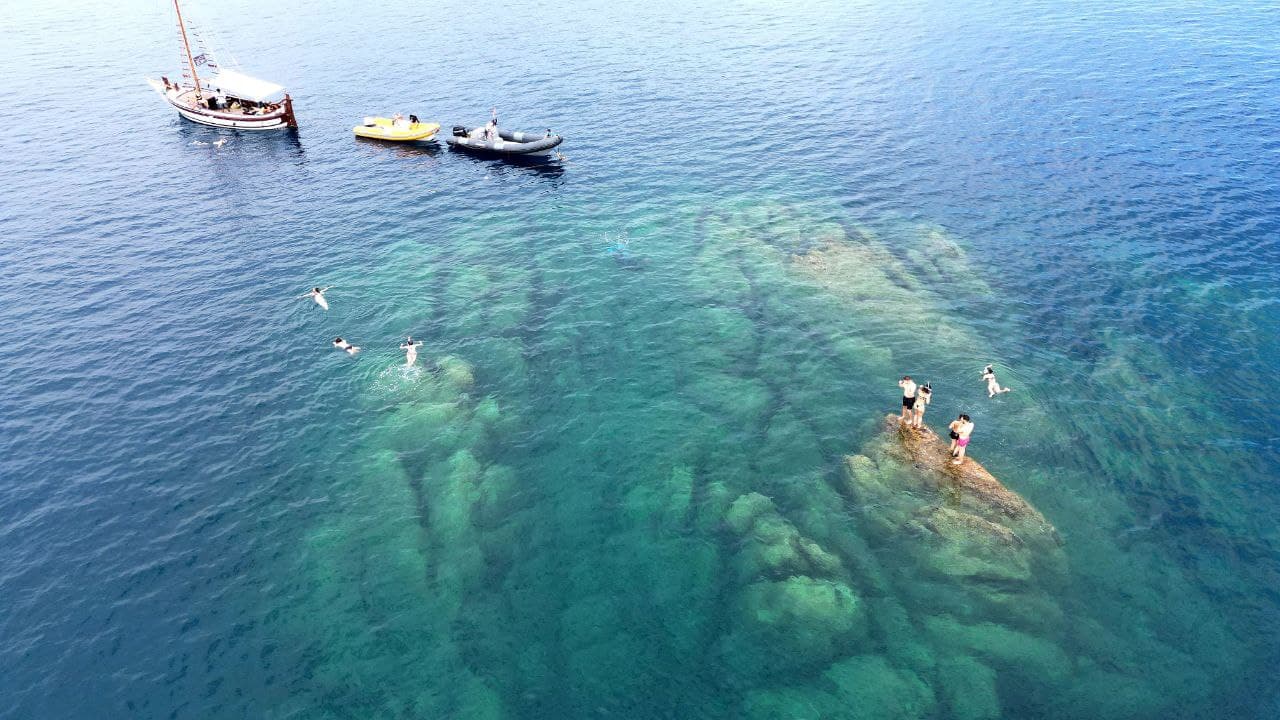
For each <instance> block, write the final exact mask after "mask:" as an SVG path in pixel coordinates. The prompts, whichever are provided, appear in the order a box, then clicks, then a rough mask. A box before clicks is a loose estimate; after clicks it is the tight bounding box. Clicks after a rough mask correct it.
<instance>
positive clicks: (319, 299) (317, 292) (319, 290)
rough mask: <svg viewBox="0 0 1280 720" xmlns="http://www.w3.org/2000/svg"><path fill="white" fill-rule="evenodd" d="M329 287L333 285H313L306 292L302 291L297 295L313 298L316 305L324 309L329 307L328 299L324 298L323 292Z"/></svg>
mask: <svg viewBox="0 0 1280 720" xmlns="http://www.w3.org/2000/svg"><path fill="white" fill-rule="evenodd" d="M331 287H333V286H332V285H325V286H324V287H313V288H311V289H310V290H308V291H307V292H304V293H302V294H301V295H299V296H298V297H300V298H305V297H309V298H311V299H312V300H315V301H316V304H317V305H319V306H320V307H321V308H323V309H325V310H328V309H329V301H328V300H325V299H324V294H325V292H327V291H328V290H329V288H331Z"/></svg>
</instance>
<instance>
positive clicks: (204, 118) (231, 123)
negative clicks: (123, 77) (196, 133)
mask: <svg viewBox="0 0 1280 720" xmlns="http://www.w3.org/2000/svg"><path fill="white" fill-rule="evenodd" d="M169 104H170V105H173V107H174V109H176V110H177V111H178V114H179V115H181V116H182V117H184V118H186V119H188V120H190V121H191V122H196V123H200V124H201V125H210V126H212V127H220V128H235V129H236V130H277V129H282V128H287V127H289V124H288V123H287V122H285V121H284V119H283V118H276V119H274V120H257V121H251V120H224V119H222V118H218V117H213V116H210V115H204V114H202V113H196V112H192V111H190V110H188V109H186V108H184V107H182V106H181V105H178V104H176V103H169Z"/></svg>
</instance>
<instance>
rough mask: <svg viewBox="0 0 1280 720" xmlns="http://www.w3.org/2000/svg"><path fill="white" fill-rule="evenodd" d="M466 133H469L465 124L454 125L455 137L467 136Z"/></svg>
mask: <svg viewBox="0 0 1280 720" xmlns="http://www.w3.org/2000/svg"><path fill="white" fill-rule="evenodd" d="M466 134H467V129H466V128H465V127H463V126H461V125H454V126H453V136H454V137H465V136H466Z"/></svg>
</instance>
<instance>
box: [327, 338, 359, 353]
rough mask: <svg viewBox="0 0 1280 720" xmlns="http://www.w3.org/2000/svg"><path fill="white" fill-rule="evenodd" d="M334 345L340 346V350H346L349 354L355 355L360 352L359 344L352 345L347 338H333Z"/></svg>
mask: <svg viewBox="0 0 1280 720" xmlns="http://www.w3.org/2000/svg"><path fill="white" fill-rule="evenodd" d="M333 346H334V347H336V348H338V349H339V350H346V351H347V354H348V355H351V356H354V355H355V354H356V353H358V352H360V348H359V346H357V345H352V344H351V343H349V342H347V341H346V340H343V339H342V338H340V337H336V338H334V339H333Z"/></svg>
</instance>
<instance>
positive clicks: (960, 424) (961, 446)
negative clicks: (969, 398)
mask: <svg viewBox="0 0 1280 720" xmlns="http://www.w3.org/2000/svg"><path fill="white" fill-rule="evenodd" d="M949 427H950V428H951V437H952V438H954V439H953V440H952V441H951V447H952V450H951V456H952V457H954V458H955V460H952V461H951V464H952V465H959V464H960V463H962V462H964V453H965V449H966V448H968V447H969V435H971V434H972V433H973V421H972V420H970V419H969V416H968V415H965V414H964V413H960V417H958V418H956V419H955V420H952V421H951V425H950V426H949Z"/></svg>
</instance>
